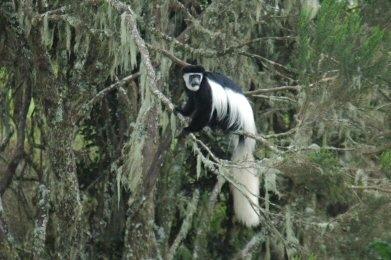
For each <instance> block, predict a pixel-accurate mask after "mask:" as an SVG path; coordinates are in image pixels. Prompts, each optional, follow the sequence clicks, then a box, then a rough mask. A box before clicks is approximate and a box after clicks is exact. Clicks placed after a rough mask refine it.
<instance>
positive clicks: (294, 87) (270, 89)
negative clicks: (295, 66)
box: [244, 85, 301, 95]
mask: <svg viewBox="0 0 391 260" xmlns="http://www.w3.org/2000/svg"><path fill="white" fill-rule="evenodd" d="M284 90H295V91H300V90H301V86H300V85H296V86H282V87H274V88H262V89H256V90H254V91H246V92H244V94H245V95H254V94H260V93H269V92H277V91H284Z"/></svg>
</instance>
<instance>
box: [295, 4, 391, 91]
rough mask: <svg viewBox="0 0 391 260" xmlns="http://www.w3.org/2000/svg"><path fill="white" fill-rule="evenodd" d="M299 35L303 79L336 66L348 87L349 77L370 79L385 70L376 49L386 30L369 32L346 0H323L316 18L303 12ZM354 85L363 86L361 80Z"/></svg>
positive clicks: (351, 79)
mask: <svg viewBox="0 0 391 260" xmlns="http://www.w3.org/2000/svg"><path fill="white" fill-rule="evenodd" d="M298 34H299V40H298V47H297V51H298V58H297V61H296V62H297V63H296V65H297V67H298V68H299V74H300V77H301V79H302V80H304V81H306V80H308V79H311V78H315V79H316V78H319V77H320V76H321V75H322V74H323V73H325V72H327V71H330V70H332V69H336V68H337V69H338V70H339V73H340V75H341V76H342V77H343V78H344V79H345V81H344V87H346V80H348V81H353V80H354V79H362V78H363V77H368V78H370V77H373V76H374V75H376V73H374V72H377V74H378V73H379V69H380V70H384V68H382V67H381V65H382V64H383V63H382V62H380V61H379V57H378V52H377V51H378V50H379V48H380V44H381V42H382V39H383V37H384V32H383V31H382V30H380V29H379V28H376V27H375V28H372V30H371V31H368V29H366V28H365V26H364V24H363V22H362V18H361V16H360V14H359V12H356V11H351V10H349V9H348V8H347V1H333V0H326V1H323V2H322V7H321V8H320V11H319V13H318V15H317V17H316V19H314V20H310V19H309V17H308V15H307V14H306V13H302V14H301V17H300V22H299V28H298ZM308 74H310V75H311V76H310V77H308ZM352 86H353V87H354V88H361V87H362V82H360V81H357V80H356V82H355V83H354V84H353V85H352Z"/></svg>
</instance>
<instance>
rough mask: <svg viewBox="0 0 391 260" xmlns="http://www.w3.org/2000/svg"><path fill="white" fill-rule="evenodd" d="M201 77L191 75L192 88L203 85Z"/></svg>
mask: <svg viewBox="0 0 391 260" xmlns="http://www.w3.org/2000/svg"><path fill="white" fill-rule="evenodd" d="M201 78H202V77H201V75H200V74H191V75H189V82H190V85H192V86H198V85H200V84H201Z"/></svg>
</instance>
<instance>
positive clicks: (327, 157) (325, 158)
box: [308, 149, 339, 172]
mask: <svg viewBox="0 0 391 260" xmlns="http://www.w3.org/2000/svg"><path fill="white" fill-rule="evenodd" d="M308 157H309V158H310V160H311V161H313V162H314V163H316V164H319V165H320V166H321V167H322V169H323V170H326V171H329V172H332V171H333V170H337V168H338V166H339V162H338V158H337V156H336V154H335V153H333V152H332V151H329V150H325V149H321V150H320V151H319V152H313V153H311V154H309V156H308Z"/></svg>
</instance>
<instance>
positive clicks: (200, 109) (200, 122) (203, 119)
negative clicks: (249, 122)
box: [177, 66, 243, 135]
mask: <svg viewBox="0 0 391 260" xmlns="http://www.w3.org/2000/svg"><path fill="white" fill-rule="evenodd" d="M182 71H183V73H203V75H204V77H203V79H202V81H201V85H200V88H199V90H197V91H191V90H189V89H187V88H186V94H187V96H188V101H187V103H186V105H185V106H184V107H183V108H179V109H177V111H178V112H179V113H181V114H182V115H183V116H186V117H191V118H192V120H191V123H190V124H189V126H188V127H185V128H184V129H183V133H182V134H181V135H184V134H187V133H189V132H197V131H200V130H202V129H203V128H204V127H205V126H209V127H211V128H213V129H222V130H223V131H229V130H232V129H230V128H228V118H224V119H223V120H218V119H217V116H216V113H215V112H214V113H213V114H212V116H211V111H212V91H211V87H210V85H209V83H208V80H207V79H209V80H213V81H215V82H217V83H219V84H220V85H222V86H223V87H224V88H229V89H231V90H232V91H235V92H237V93H241V94H243V92H242V90H241V88H240V87H239V86H238V85H237V84H236V83H235V82H233V81H232V80H231V79H229V78H227V77H226V76H224V75H222V74H220V73H213V72H208V71H205V70H204V68H203V67H201V66H187V67H185V68H184V69H183V70H182ZM228 114H229V107H228ZM234 127H235V126H233V127H231V128H234Z"/></svg>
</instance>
